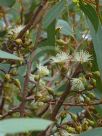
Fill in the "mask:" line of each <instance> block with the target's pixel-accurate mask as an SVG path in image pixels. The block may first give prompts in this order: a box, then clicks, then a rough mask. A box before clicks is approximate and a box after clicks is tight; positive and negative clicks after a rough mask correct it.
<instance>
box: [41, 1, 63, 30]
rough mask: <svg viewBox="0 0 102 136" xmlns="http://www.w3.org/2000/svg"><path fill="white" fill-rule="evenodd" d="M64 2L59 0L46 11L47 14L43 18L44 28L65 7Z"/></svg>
mask: <svg viewBox="0 0 102 136" xmlns="http://www.w3.org/2000/svg"><path fill="white" fill-rule="evenodd" d="M64 4H65V2H64V0H61V1H60V2H58V3H57V4H55V5H54V6H53V7H52V8H51V9H50V10H49V11H48V12H47V14H46V15H45V16H44V18H43V27H44V28H47V27H48V26H49V25H50V24H51V23H52V22H53V21H54V20H55V19H56V18H57V17H58V16H59V15H60V14H61V13H62V11H63V10H64V8H65V6H64Z"/></svg>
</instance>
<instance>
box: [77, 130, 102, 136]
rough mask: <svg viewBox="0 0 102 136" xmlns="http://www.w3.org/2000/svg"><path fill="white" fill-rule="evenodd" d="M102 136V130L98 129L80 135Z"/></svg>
mask: <svg viewBox="0 0 102 136" xmlns="http://www.w3.org/2000/svg"><path fill="white" fill-rule="evenodd" d="M91 135H93V136H96V135H97V136H101V135H102V128H96V129H93V130H89V131H87V132H84V133H82V134H80V136H91Z"/></svg>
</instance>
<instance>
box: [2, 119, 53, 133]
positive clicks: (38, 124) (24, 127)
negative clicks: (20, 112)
mask: <svg viewBox="0 0 102 136" xmlns="http://www.w3.org/2000/svg"><path fill="white" fill-rule="evenodd" d="M51 123H52V122H51V121H48V120H44V119H37V118H34V119H31V118H19V119H6V120H3V121H0V132H1V133H4V134H13V133H21V132H28V131H33V130H34V131H42V130H44V129H46V127H48V126H49V125H50V124H51Z"/></svg>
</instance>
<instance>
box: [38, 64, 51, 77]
mask: <svg viewBox="0 0 102 136" xmlns="http://www.w3.org/2000/svg"><path fill="white" fill-rule="evenodd" d="M37 68H38V74H39V76H40V77H44V76H47V75H49V73H50V72H49V70H48V68H47V66H42V65H41V64H39V66H38V67H37Z"/></svg>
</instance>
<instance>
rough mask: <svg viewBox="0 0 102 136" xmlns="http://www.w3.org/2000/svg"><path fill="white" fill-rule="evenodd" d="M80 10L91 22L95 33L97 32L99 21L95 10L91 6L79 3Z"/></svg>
mask: <svg viewBox="0 0 102 136" xmlns="http://www.w3.org/2000/svg"><path fill="white" fill-rule="evenodd" d="M80 8H81V10H82V11H83V12H84V14H85V15H86V16H87V17H88V19H89V20H90V21H91V23H92V25H93V26H94V29H95V31H97V30H98V26H99V19H98V16H97V13H96V11H95V9H94V8H93V7H92V6H91V5H89V4H84V3H83V2H81V1H80Z"/></svg>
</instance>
